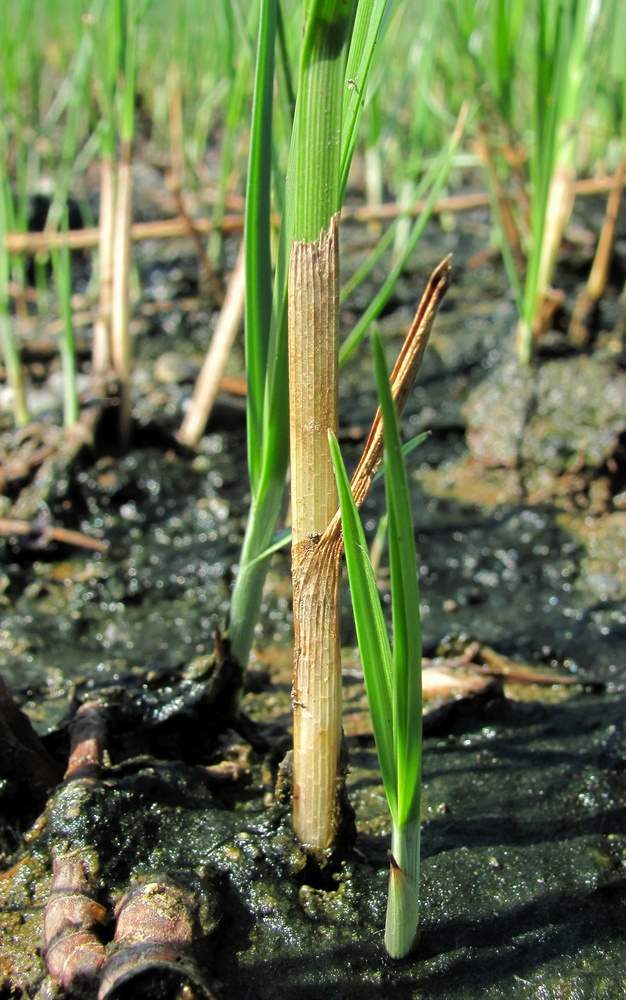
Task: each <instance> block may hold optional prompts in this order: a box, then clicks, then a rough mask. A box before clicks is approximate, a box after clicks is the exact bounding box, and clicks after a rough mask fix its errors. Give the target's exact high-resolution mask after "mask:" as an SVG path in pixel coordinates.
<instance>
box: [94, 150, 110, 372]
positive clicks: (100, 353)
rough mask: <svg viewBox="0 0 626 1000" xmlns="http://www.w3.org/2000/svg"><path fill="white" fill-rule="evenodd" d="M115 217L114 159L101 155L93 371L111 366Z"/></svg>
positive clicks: (105, 369)
mask: <svg viewBox="0 0 626 1000" xmlns="http://www.w3.org/2000/svg"><path fill="white" fill-rule="evenodd" d="M114 220H115V162H114V159H113V157H112V156H110V155H108V154H107V155H106V156H103V157H102V162H101V164H100V225H99V234H98V236H99V238H98V265H99V271H100V290H99V300H98V316H97V317H96V321H95V323H94V328H93V370H94V372H99V373H102V372H106V371H108V370H109V368H110V367H111V311H112V299H113V233H114Z"/></svg>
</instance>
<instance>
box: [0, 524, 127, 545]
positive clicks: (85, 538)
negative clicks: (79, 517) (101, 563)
mask: <svg viewBox="0 0 626 1000" xmlns="http://www.w3.org/2000/svg"><path fill="white" fill-rule="evenodd" d="M0 535H8V536H11V535H18V536H20V537H23V538H24V537H25V538H31V539H34V540H35V542H36V545H37V547H38V548H45V546H46V545H47V544H48V543H49V542H61V543H63V544H64V545H72V546H75V547H76V548H82V549H92V550H93V551H94V552H106V550H107V549H108V547H109V546H108V542H105V541H103V540H102V539H100V538H92V537H91V535H85V534H83V532H82V531H72V530H70V529H69V528H57V527H55V526H54V525H51V524H46V523H45V522H44V521H43V520H42V519H41V517H38V518H36V519H35V520H34V521H18V520H16V519H15V518H13V519H12V518H8V517H0Z"/></svg>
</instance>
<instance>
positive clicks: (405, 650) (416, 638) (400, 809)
mask: <svg viewBox="0 0 626 1000" xmlns="http://www.w3.org/2000/svg"><path fill="white" fill-rule="evenodd" d="M372 345H373V348H374V360H375V365H376V383H377V387H378V395H379V400H380V406H381V411H382V418H383V435H384V449H385V492H386V498H387V512H388V539H389V562H390V578H391V607H392V636H393V643H392V646H391V645H390V643H389V638H388V635H387V628H386V624H385V620H384V615H383V611H382V607H381V602H380V598H379V595H378V589H377V586H376V578H375V574H374V570H373V567H372V564H371V562H370V558H369V555H368V553H367V545H366V540H365V534H364V531H363V526H362V524H361V520H360V518H359V514H358V510H357V506H356V503H355V500H354V497H353V494H352V490H351V488H350V483H349V480H348V476H347V474H346V471H345V467H344V465H343V461H342V458H341V452H340V450H339V445H338V443H337V439H336V438H335V437H334V435H332V434H331V436H330V443H331V453H332V459H333V464H334V469H335V475H336V477H337V486H338V489H339V497H340V504H341V522H342V527H343V540H344V548H345V553H346V565H347V568H348V578H349V582H350V594H351V598H352V607H353V611H354V620H355V624H356V631H357V638H358V643H359V649H360V651H361V661H362V664H363V674H364V677H365V685H366V689H367V696H368V700H369V705H370V712H371V717H372V727H373V731H374V738H375V740H376V747H377V750H378V757H379V761H380V769H381V775H382V779H383V785H384V788H385V794H386V796H387V801H388V803H389V809H390V812H391V821H392V835H391V852H390V863H391V870H390V880H389V898H388V904H387V920H386V927H385V947H386V948H387V951H388V952H389V954H390V955H391V956H392V957H393V958H402V957H404V956H405V955H407V954H408V953H409V952H410V951H411V949H412V948H413V946H414V944H415V940H416V936H417V934H418V927H419V878H420V798H421V774H422V635H421V625H420V610H419V589H418V582H417V564H416V557H415V544H414V537H413V523H412V516H411V506H410V500H409V489H408V483H407V476H406V469H405V466H404V459H403V455H402V446H401V443H400V432H399V428H398V419H397V414H396V407H395V404H394V401H393V397H392V392H391V387H390V384H389V375H388V372H387V367H386V362H385V355H384V349H383V346H382V341H381V339H380V336H379V335H378V334H374V336H373V338H372Z"/></svg>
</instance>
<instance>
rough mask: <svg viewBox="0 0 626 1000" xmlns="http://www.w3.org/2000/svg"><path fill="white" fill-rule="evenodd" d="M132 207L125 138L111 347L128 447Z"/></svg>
mask: <svg viewBox="0 0 626 1000" xmlns="http://www.w3.org/2000/svg"><path fill="white" fill-rule="evenodd" d="M131 210H132V176H131V162H130V143H129V142H127V141H124V142H123V143H122V149H121V154H120V159H119V163H118V169H117V200H116V205H115V233H114V238H113V242H114V270H113V302H112V313H111V350H112V359H113V368H114V369H115V373H116V375H117V377H118V379H119V384H120V425H119V426H120V443H121V446H122V448H125V447H127V445H128V442H129V439H130V426H131V402H130V362H131V344H130V330H129V301H128V297H129V271H130V246H131V242H130V219H131Z"/></svg>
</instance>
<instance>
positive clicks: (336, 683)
mask: <svg viewBox="0 0 626 1000" xmlns="http://www.w3.org/2000/svg"><path fill="white" fill-rule="evenodd" d="M288 311H289V321H288V327H289V397H290V440H291V484H292V538H293V541H292V580H293V612H294V633H295V648H294V683H293V699H294V803H293V804H294V829H295V832H296V835H297V836H298V838H299V839H300V841H301V842H302V843H303V844H306V845H307V846H309V847H311V848H312V849H314V850H323V849H325V848H326V847H328V846H329V845H330V844H332V842H333V841H334V839H335V834H336V830H337V823H338V821H339V818H340V817H339V815H338V781H337V778H338V773H339V769H340V767H339V765H340V753H341V739H342V730H341V658H340V642H339V577H340V569H339V560H338V559H333V558H332V557H331V558H329V559H328V558H326V559H320V558H319V557H318V556H317V551H316V550H317V542H318V541H319V538H320V537H321V536H322V534H323V533H324V531H325V530H326V528H327V526H328V524H329V522H330V521H331V519H332V517H333V515H334V514H335V512H336V510H337V503H338V501H337V490H336V485H335V478H334V473H333V466H332V461H331V456H330V451H329V448H328V430H329V429H331V430H333V431H334V430H336V427H337V410H338V398H337V374H338V351H337V344H338V327H339V250H338V217H337V216H333V218H332V219H331V224H330V228H329V230H328V231H325V232H322V233H321V234H320V237H319V239H318V240H315V241H313V242H309V241H296V242H295V243H294V244H293V247H292V251H291V258H290V264H289V300H288Z"/></svg>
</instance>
